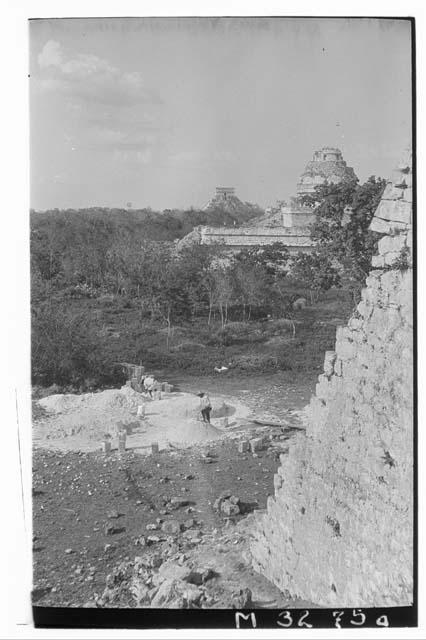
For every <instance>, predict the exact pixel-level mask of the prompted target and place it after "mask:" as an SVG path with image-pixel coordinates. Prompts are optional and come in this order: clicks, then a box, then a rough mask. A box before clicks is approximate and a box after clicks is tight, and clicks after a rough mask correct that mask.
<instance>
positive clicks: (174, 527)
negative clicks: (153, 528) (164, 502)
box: [161, 520, 181, 534]
mask: <svg viewBox="0 0 426 640" xmlns="http://www.w3.org/2000/svg"><path fill="white" fill-rule="evenodd" d="M161 530H162V531H164V533H169V534H177V533H179V532H180V530H181V525H180V523H179V522H178V521H177V520H166V522H163V524H162V526H161Z"/></svg>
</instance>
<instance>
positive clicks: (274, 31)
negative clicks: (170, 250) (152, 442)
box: [29, 18, 411, 210]
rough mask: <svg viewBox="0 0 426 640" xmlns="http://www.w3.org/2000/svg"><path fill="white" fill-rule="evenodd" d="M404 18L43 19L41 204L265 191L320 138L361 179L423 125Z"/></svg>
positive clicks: (385, 164) (384, 168)
mask: <svg viewBox="0 0 426 640" xmlns="http://www.w3.org/2000/svg"><path fill="white" fill-rule="evenodd" d="M410 28H411V25H410V23H409V22H408V21H404V20H377V19H318V18H316V19H306V18H303V19H289V18H272V19H271V18H248V19H247V18H228V19H226V18H186V19H184V18H166V19H164V18H163V19H155V18H128V19H122V18H110V19H100V18H95V19H87V18H83V19H56V20H47V19H46V20H45V19H43V20H32V21H30V23H29V31H30V61H29V83H30V167H31V207H32V208H34V209H37V210H42V209H50V208H59V209H61V208H83V207H92V206H103V207H126V205H127V204H128V203H131V205H132V207H133V208H143V207H148V206H150V207H152V208H153V209H160V210H161V209H165V208H187V207H190V206H194V207H200V206H204V205H205V204H206V203H207V201H208V200H209V198H210V197H211V196H212V195H213V194H214V190H215V187H216V186H217V185H223V186H234V187H235V188H236V193H237V195H238V196H239V197H240V198H241V199H242V200H244V201H249V202H253V203H257V204H259V205H261V206H263V207H266V206H268V205H270V204H273V203H274V202H275V201H276V200H277V199H286V198H288V197H290V196H291V195H294V194H295V191H296V182H297V179H298V176H299V175H300V174H301V172H302V171H303V169H304V167H305V165H306V163H307V162H308V161H309V160H310V159H311V157H312V155H313V152H314V151H315V150H316V149H318V148H320V147H322V146H335V147H338V148H340V149H341V150H342V152H343V156H344V159H345V160H346V162H347V163H348V165H349V166H352V167H353V168H354V170H355V172H356V174H357V175H358V177H359V178H360V180H361V181H364V180H365V179H367V178H368V177H369V176H370V175H377V176H379V175H380V176H382V177H390V176H391V174H392V170H393V168H394V166H395V165H396V164H397V162H398V158H399V156H400V155H401V152H402V151H403V149H404V148H405V147H406V146H407V144H408V143H409V141H410V136H411V40H410V38H411V35H410Z"/></svg>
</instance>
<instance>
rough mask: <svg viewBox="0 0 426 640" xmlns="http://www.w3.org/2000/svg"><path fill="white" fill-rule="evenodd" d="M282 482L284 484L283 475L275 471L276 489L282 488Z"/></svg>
mask: <svg viewBox="0 0 426 640" xmlns="http://www.w3.org/2000/svg"><path fill="white" fill-rule="evenodd" d="M282 484H283V479H282V477H281V476H280V475H279V473H275V474H274V489H275V490H276V491H278V489H281V487H282Z"/></svg>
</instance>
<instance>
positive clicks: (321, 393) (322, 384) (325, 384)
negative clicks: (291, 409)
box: [315, 374, 330, 400]
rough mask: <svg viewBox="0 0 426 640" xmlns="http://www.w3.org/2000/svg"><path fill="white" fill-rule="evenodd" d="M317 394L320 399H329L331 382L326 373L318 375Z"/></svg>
mask: <svg viewBox="0 0 426 640" xmlns="http://www.w3.org/2000/svg"><path fill="white" fill-rule="evenodd" d="M315 394H316V396H317V398H319V399H320V400H328V398H329V397H330V382H329V379H328V378H327V376H326V375H323V374H321V375H320V376H318V383H317V386H316V390H315Z"/></svg>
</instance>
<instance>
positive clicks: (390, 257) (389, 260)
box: [383, 251, 400, 267]
mask: <svg viewBox="0 0 426 640" xmlns="http://www.w3.org/2000/svg"><path fill="white" fill-rule="evenodd" d="M399 256H400V252H399V251H389V253H386V254H385V255H384V256H383V258H384V261H385V265H386V266H387V267H390V266H392V265H393V264H394V263H395V262H396V260H398V258H399Z"/></svg>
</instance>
